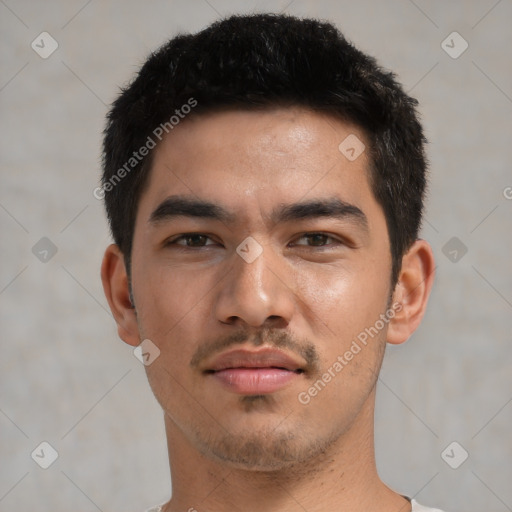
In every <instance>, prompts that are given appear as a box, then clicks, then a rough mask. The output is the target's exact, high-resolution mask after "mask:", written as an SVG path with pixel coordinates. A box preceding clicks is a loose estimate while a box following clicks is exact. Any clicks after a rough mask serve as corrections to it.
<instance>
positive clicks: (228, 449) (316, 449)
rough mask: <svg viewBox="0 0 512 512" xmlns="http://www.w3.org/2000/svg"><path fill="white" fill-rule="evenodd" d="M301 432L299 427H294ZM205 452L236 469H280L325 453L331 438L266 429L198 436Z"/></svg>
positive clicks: (268, 470) (200, 445)
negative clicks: (216, 436) (217, 436)
mask: <svg viewBox="0 0 512 512" xmlns="http://www.w3.org/2000/svg"><path fill="white" fill-rule="evenodd" d="M295 431H296V432H301V429H300V428H297V429H296V430H295ZM198 441H199V446H198V448H199V450H200V451H201V452H202V453H203V455H205V456H207V457H209V458H212V459H213V460H215V461H217V462H221V463H222V464H225V465H227V466H229V467H232V468H235V469H242V470H247V471H254V472H279V471H282V470H290V469H291V468H293V467H294V466H304V464H305V463H307V462H308V461H312V460H315V459H317V458H318V457H319V456H322V455H323V454H324V453H325V451H326V450H327V448H328V446H329V445H331V444H332V443H333V441H334V439H332V438H328V439H325V438H324V439H322V438H319V436H318V434H317V435H316V436H315V435H311V436H305V435H304V434H303V433H301V434H295V433H294V432H290V431H288V432H282V431H281V432H276V429H275V428H274V429H266V430H265V429H264V430H261V431H259V432H254V431H252V432H250V433H245V434H242V433H238V434H231V435H223V436H222V437H220V438H217V439H216V438H213V437H211V436H209V437H208V439H207V440H205V439H203V440H198Z"/></svg>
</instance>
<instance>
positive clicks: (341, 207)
mask: <svg viewBox="0 0 512 512" xmlns="http://www.w3.org/2000/svg"><path fill="white" fill-rule="evenodd" d="M176 217H195V218H203V219H211V220H217V221H220V222H223V223H225V224H233V223H234V221H235V220H236V215H235V214H233V213H231V212H229V211H228V210H226V209H225V208H224V207H222V206H220V205H218V204H215V203H212V202H210V201H206V200H203V199H195V198H191V197H187V196H170V197H167V198H166V199H165V200H164V201H162V202H161V203H160V204H159V205H158V206H157V208H156V209H155V210H154V211H153V213H152V214H151V216H150V218H149V222H150V224H155V225H156V224H160V223H162V222H165V221H170V220H172V219H173V218H176ZM322 217H324V218H328V217H330V218H336V219H340V220H349V221H351V222H354V223H355V224H357V225H358V226H359V227H361V228H362V229H364V230H365V231H368V219H367V217H366V215H365V214H364V213H363V211H362V210H361V209H360V208H358V207H357V206H355V205H353V204H350V203H347V202H345V201H342V200H341V199H339V198H337V197H332V198H327V199H312V200H309V201H303V202H299V203H292V204H281V205H280V206H278V207H277V208H275V209H274V210H273V211H272V213H271V215H270V219H271V221H272V222H274V223H275V224H278V223H282V222H292V221H298V220H305V219H315V218H322Z"/></svg>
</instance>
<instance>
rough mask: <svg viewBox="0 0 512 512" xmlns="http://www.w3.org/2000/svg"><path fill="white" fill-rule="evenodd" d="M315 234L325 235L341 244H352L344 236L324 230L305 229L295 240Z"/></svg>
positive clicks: (329, 244) (327, 245) (305, 245)
mask: <svg viewBox="0 0 512 512" xmlns="http://www.w3.org/2000/svg"><path fill="white" fill-rule="evenodd" d="M314 235H320V236H325V237H326V238H329V239H331V240H334V241H335V242H336V243H338V244H341V245H350V243H349V242H348V241H347V240H346V239H345V238H343V237H341V236H339V235H335V234H333V233H326V232H324V231H305V232H304V233H300V234H299V235H297V236H296V237H295V238H294V239H293V240H294V241H297V240H300V239H301V238H304V237H306V236H314ZM296 245H299V246H304V247H329V246H331V245H333V244H332V242H331V243H328V244H325V245H307V244H296Z"/></svg>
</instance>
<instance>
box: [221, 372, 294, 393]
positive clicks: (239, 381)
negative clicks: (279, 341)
mask: <svg viewBox="0 0 512 512" xmlns="http://www.w3.org/2000/svg"><path fill="white" fill-rule="evenodd" d="M212 375H213V376H214V377H215V378H216V379H218V380H220V382H221V383H222V384H223V385H224V386H226V387H227V388H228V389H229V390H230V391H234V392H235V393H242V394H249V395H258V394H262V393H273V392H274V391H278V390H279V389H281V388H282V387H284V386H285V385H286V384H288V383H289V382H290V381H291V380H293V379H294V378H295V377H298V376H299V374H298V373H295V372H292V371H288V370H281V369H279V368H228V369H226V370H220V371H218V372H214V373H212Z"/></svg>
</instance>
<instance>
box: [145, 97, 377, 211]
mask: <svg viewBox="0 0 512 512" xmlns="http://www.w3.org/2000/svg"><path fill="white" fill-rule="evenodd" d="M366 146H367V144H366V141H365V135H364V133H363V131H362V130H361V129H359V128H358V127H356V126H354V125H351V124H348V123H345V122H343V121H340V120H339V119H336V118H334V117H332V116H330V115H325V114H320V113H317V112H313V111H311V110H308V109H304V108H299V107H293V108H280V109H271V110H264V111H246V110H227V111H221V112H214V113H207V114H194V115H193V116H190V118H186V119H185V120H183V121H182V122H181V123H180V124H179V125H177V126H175V127H174V128H173V130H172V131H170V132H169V133H168V134H167V135H166V136H165V137H164V138H163V140H162V142H161V143H160V144H159V145H158V146H157V148H156V149H155V150H154V151H155V154H154V158H153V163H152V169H151V173H150V176H149V182H148V186H147V187H146V190H145V192H144V194H143V197H142V200H141V208H143V207H144V205H148V203H150V205H155V204H157V203H159V202H161V201H163V200H164V199H165V198H166V197H167V196H169V195H171V194H186V195H193V196H197V197H200V198H209V199H212V200H218V201H220V202H222V203H223V204H224V205H225V206H226V207H228V208H231V209H232V210H233V211H234V212H236V211H237V210H239V211H240V212H241V213H242V212H243V210H244V209H245V207H247V206H249V205H251V204H257V205H258V208H259V209H260V210H261V209H266V208H268V209H269V210H270V209H273V207H274V206H275V204H276V203H277V202H285V203H289V202H297V201H299V200H301V199H305V198H307V197H308V196H315V197H321V196H322V195H329V196H331V197H332V195H333V194H334V195H336V196H338V197H340V198H341V199H342V200H347V199H350V201H351V202H352V203H364V202H365V201H368V200H369V199H371V198H372V196H373V194H372V193H371V190H370V186H369V180H368V171H367V170H368V167H369V165H368V164H369V159H368V156H367V151H365V147H366ZM347 149H348V150H349V151H348V153H347ZM359 153H360V154H359ZM354 156H355V158H354ZM148 206H149V205H148Z"/></svg>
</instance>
